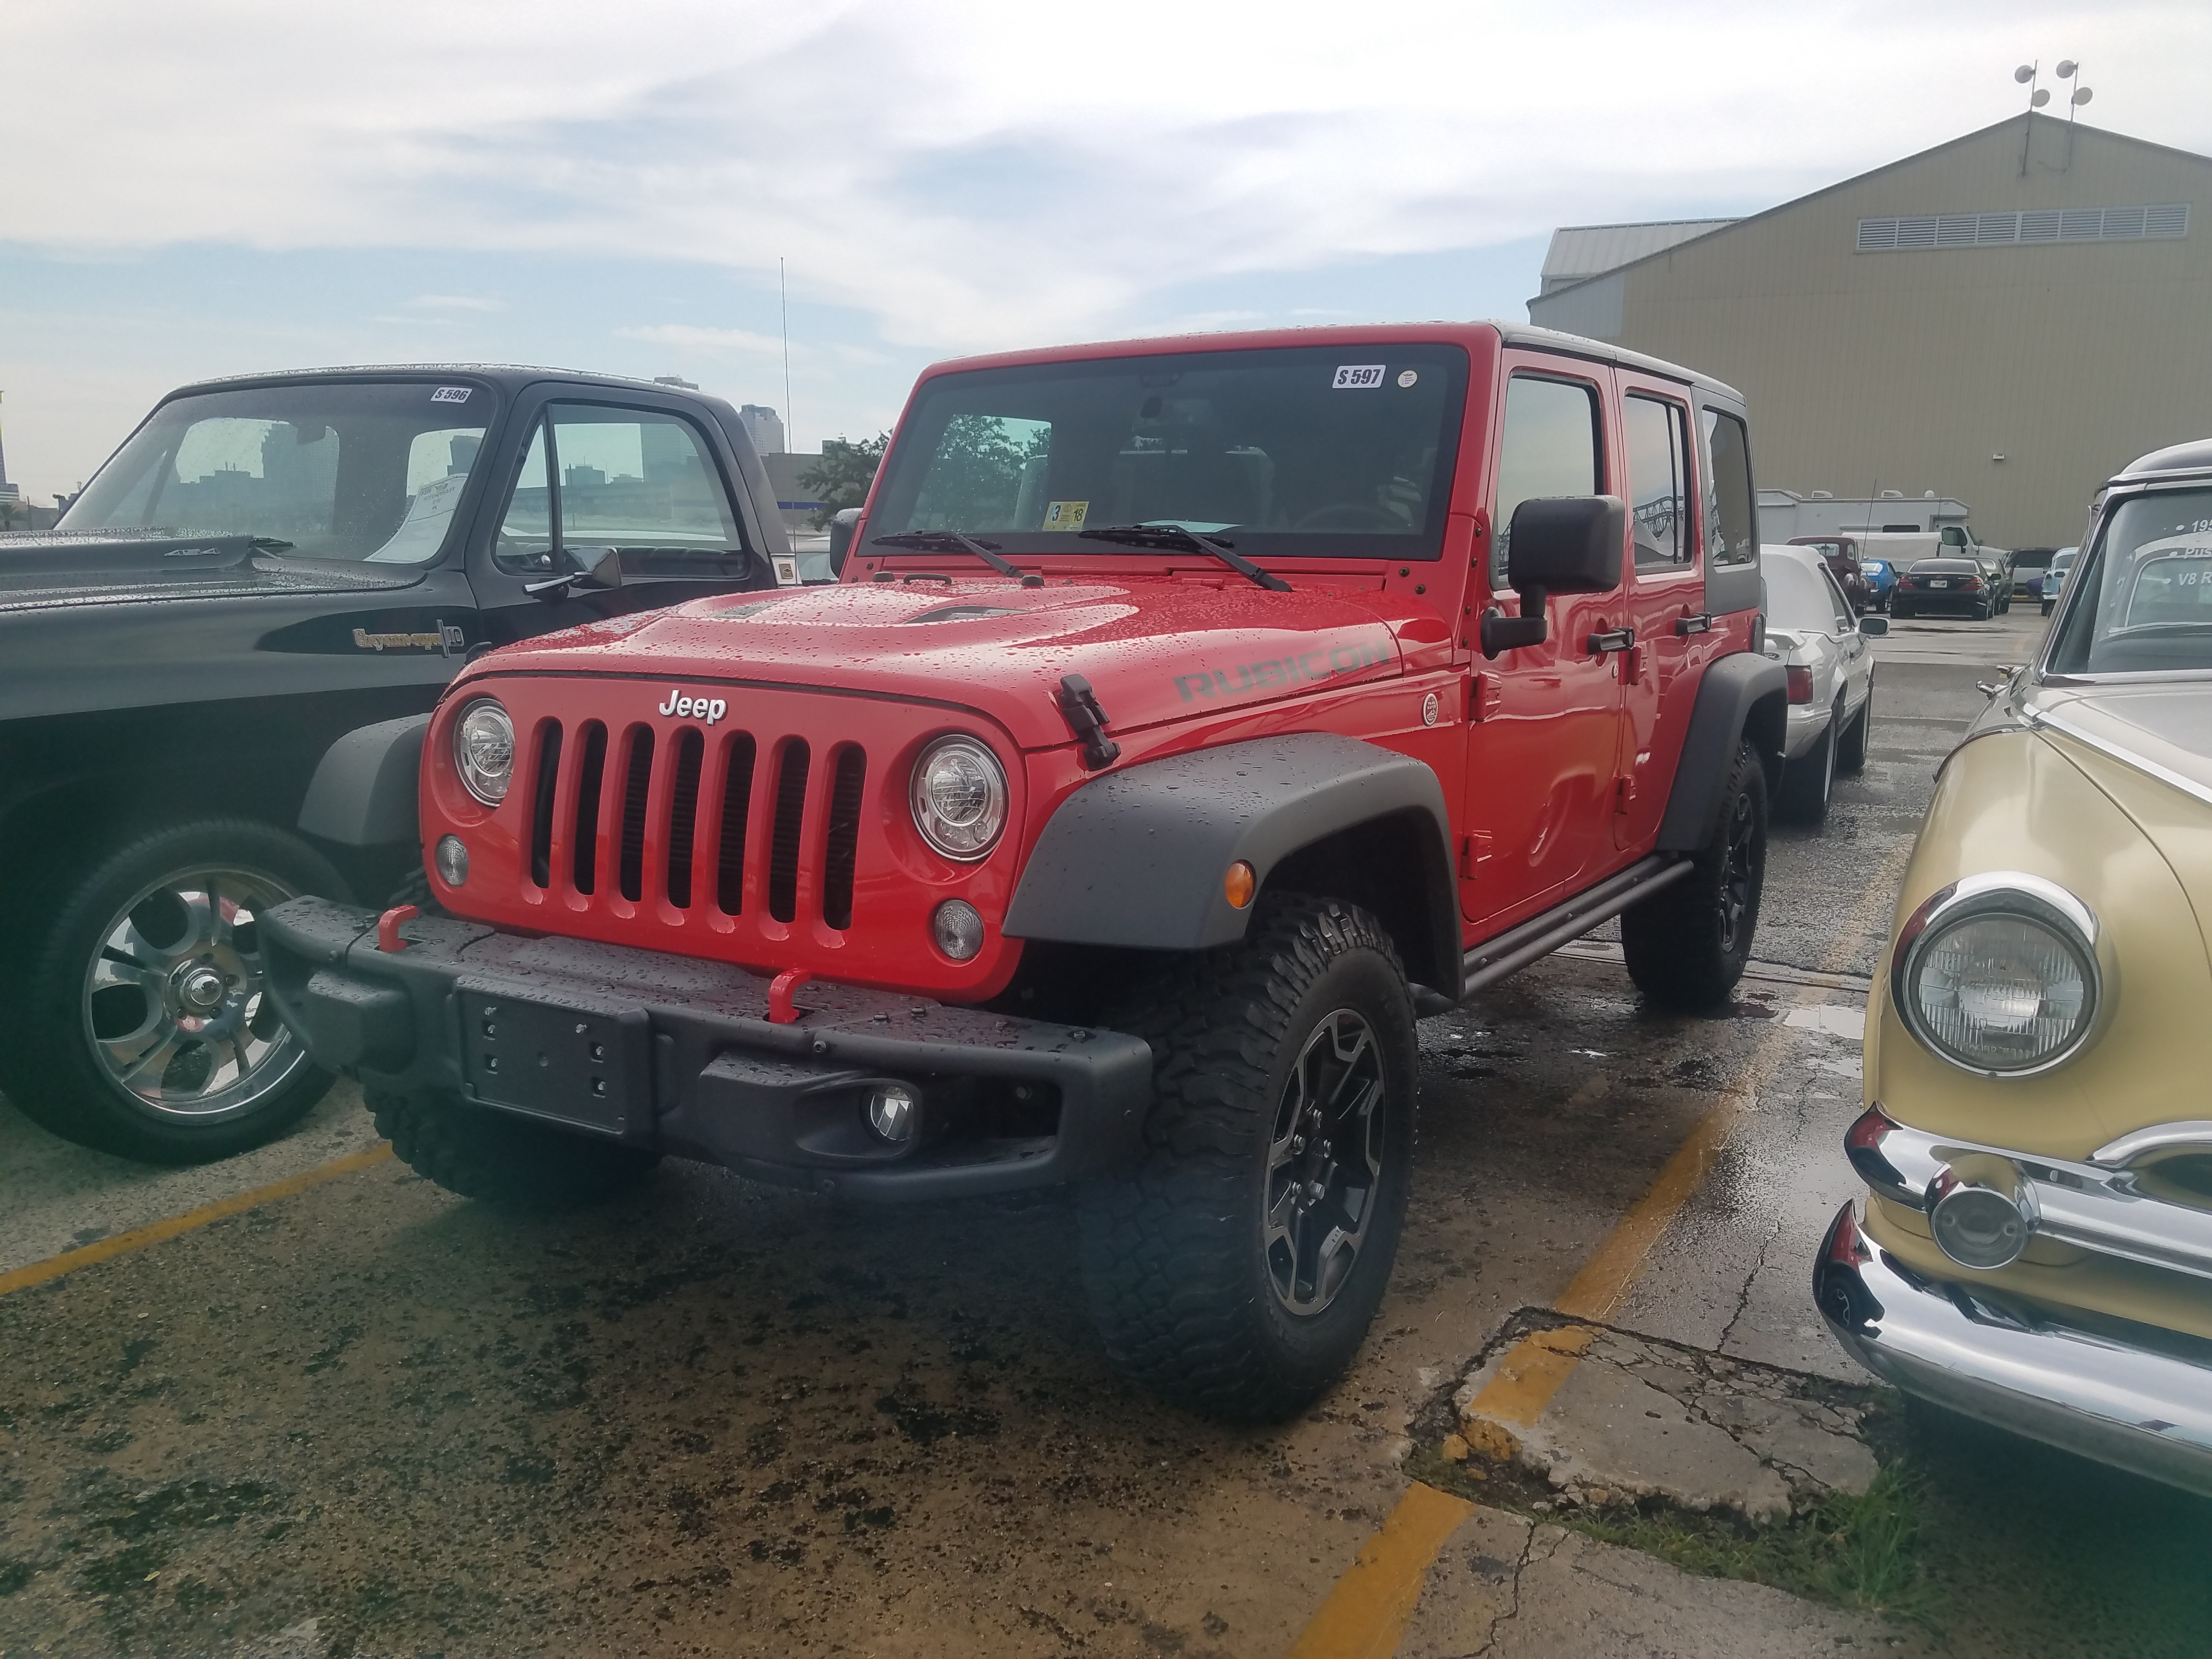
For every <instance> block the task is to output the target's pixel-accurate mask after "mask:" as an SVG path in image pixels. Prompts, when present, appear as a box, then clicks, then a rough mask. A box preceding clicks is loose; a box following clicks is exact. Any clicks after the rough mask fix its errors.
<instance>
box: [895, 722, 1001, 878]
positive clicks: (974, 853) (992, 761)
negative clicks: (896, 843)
mask: <svg viewBox="0 0 2212 1659" xmlns="http://www.w3.org/2000/svg"><path fill="white" fill-rule="evenodd" d="M910 793H911V795H912V797H913V805H914V827H915V829H918V830H920V831H921V838H922V839H923V840H924V841H926V842H928V843H929V844H930V845H931V846H932V847H934V848H936V849H937V850H938V851H939V852H940V853H942V854H945V857H947V858H949V859H958V860H962V861H963V863H964V862H966V861H968V860H974V859H980V858H981V857H982V856H983V854H986V853H987V852H989V851H990V850H991V848H992V846H993V845H994V843H995V842H997V841H998V839H999V832H1000V830H1001V829H1005V828H1006V769H1004V768H1003V767H1001V766H1000V764H999V757H997V756H996V755H994V754H993V753H992V752H991V751H990V750H988V749H987V748H986V747H985V746H984V745H983V744H981V743H979V742H977V741H976V740H975V738H939V739H938V740H937V741H936V742H935V743H933V744H930V745H929V747H928V748H927V749H925V750H922V751H921V759H920V760H918V761H916V762H915V764H914V787H913V788H912V790H911V791H910Z"/></svg>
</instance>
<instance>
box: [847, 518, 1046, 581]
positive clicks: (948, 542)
mask: <svg viewBox="0 0 2212 1659" xmlns="http://www.w3.org/2000/svg"><path fill="white" fill-rule="evenodd" d="M869 542H870V544H871V545H872V546H875V547H910V548H912V549H914V550H915V551H916V552H920V553H973V554H974V555H975V556H976V557H977V558H979V559H981V560H982V562H984V563H985V564H987V565H989V566H990V567H991V568H992V569H994V570H995V571H997V572H998V573H999V574H1000V575H1001V576H1012V577H1014V578H1016V579H1017V580H1019V581H1020V583H1021V585H1022V586H1024V587H1042V586H1044V578H1043V577H1042V576H1036V575H1030V574H1024V571H1023V570H1022V568H1021V567H1020V566H1019V565H1017V564H1016V563H1014V562H1013V561H1012V560H1011V559H1008V558H1005V557H1003V556H1000V552H999V550H998V549H997V548H995V547H994V546H993V545H992V544H990V543H989V542H979V541H977V540H976V539H975V538H974V537H973V536H963V535H962V534H961V533H960V532H958V531H957V530H914V531H908V532H902V533H901V534H899V535H896V536H873V537H871V538H869Z"/></svg>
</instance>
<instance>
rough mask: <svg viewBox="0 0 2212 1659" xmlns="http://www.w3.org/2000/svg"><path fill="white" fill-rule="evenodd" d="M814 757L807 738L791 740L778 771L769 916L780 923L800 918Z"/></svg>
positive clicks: (784, 750)
mask: <svg viewBox="0 0 2212 1659" xmlns="http://www.w3.org/2000/svg"><path fill="white" fill-rule="evenodd" d="M812 760H813V757H812V755H811V752H810V751H809V750H808V749H807V746H806V739H805V738H787V739H786V740H785V742H784V745H783V757H782V764H781V766H779V767H778V768H777V769H776V781H775V828H774V829H773V831H772V832H771V833H772V836H773V839H772V840H771V841H770V842H769V860H768V913H769V915H771V916H774V917H775V919H776V920H777V921H791V920H792V919H793V917H794V916H796V915H798V914H799V851H800V848H801V846H802V843H803V837H802V834H801V831H802V829H803V828H804V825H805V816H806V775H807V772H808V770H809V769H810V767H811V764H812Z"/></svg>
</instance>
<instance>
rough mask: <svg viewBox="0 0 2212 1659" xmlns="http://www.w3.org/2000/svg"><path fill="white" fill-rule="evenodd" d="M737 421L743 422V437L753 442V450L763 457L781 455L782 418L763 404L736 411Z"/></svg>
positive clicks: (745, 406)
mask: <svg viewBox="0 0 2212 1659" xmlns="http://www.w3.org/2000/svg"><path fill="white" fill-rule="evenodd" d="M738 420H740V421H742V422H744V428H745V436H747V437H748V438H750V439H751V440H752V441H753V448H754V450H755V451H756V452H757V453H760V454H763V455H781V454H782V453H784V447H783V416H781V415H779V414H777V413H776V412H775V410H772V409H770V408H769V406H768V405H767V404H745V405H744V408H742V409H740V410H738Z"/></svg>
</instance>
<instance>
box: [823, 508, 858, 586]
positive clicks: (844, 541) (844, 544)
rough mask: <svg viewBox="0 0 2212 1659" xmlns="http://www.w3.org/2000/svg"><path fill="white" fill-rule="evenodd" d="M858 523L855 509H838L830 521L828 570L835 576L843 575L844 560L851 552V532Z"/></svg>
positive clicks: (856, 509)
mask: <svg viewBox="0 0 2212 1659" xmlns="http://www.w3.org/2000/svg"><path fill="white" fill-rule="evenodd" d="M859 526H860V508H859V507H840V508H838V509H837V513H836V516H835V517H834V518H832V519H831V520H829V568H830V570H831V571H832V572H833V573H834V574H837V575H840V576H842V575H843V574H845V558H846V556H847V555H848V554H849V553H851V552H852V550H853V532H854V530H856V529H857V528H859Z"/></svg>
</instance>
